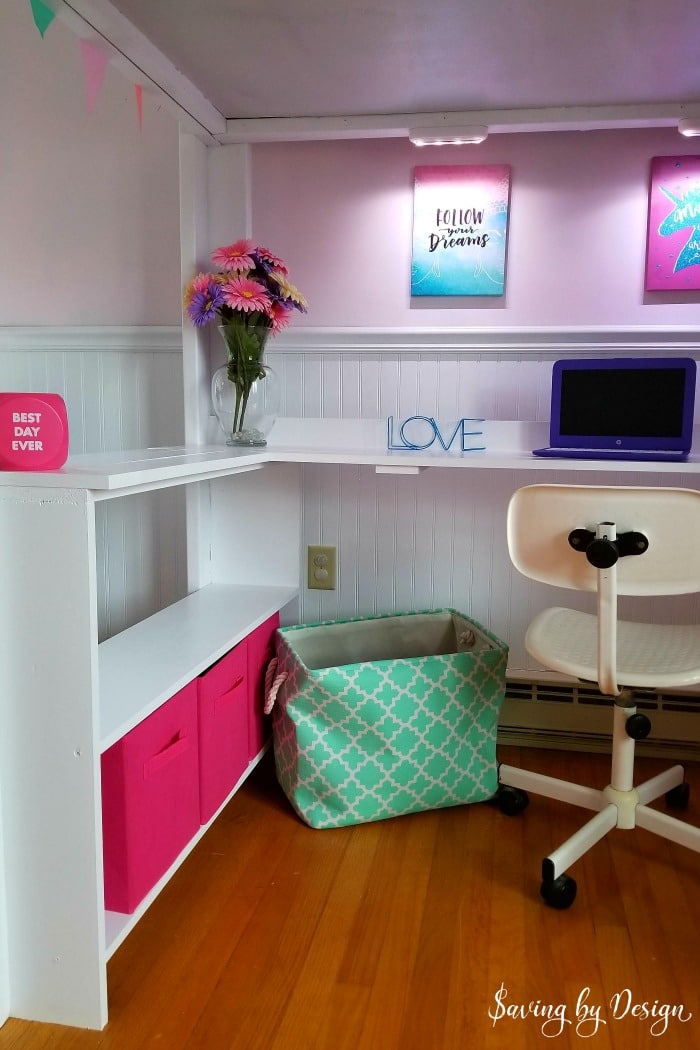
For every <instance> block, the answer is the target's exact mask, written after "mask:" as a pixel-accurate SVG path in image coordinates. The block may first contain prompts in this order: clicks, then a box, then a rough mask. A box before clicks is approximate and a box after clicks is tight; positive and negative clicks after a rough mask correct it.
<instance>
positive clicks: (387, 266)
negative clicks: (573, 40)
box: [253, 128, 700, 328]
mask: <svg viewBox="0 0 700 1050" xmlns="http://www.w3.org/2000/svg"><path fill="white" fill-rule="evenodd" d="M693 153H700V145H698V144H695V145H693V142H692V140H685V139H683V138H681V136H680V135H678V133H677V132H676V131H675V130H674V129H667V128H663V129H652V130H641V131H640V130H630V131H622V132H617V131H599V132H586V133H583V132H571V133H549V134H522V135H492V136H491V137H490V138H489V139H488V140H487V141H486V142H485V143H483V144H482V145H480V146H477V147H466V148H465V147H463V148H461V149H459V148H455V147H445V148H443V149H418V148H416V147H414V146H412V145H411V144H410V143H409V142H408V140H404V139H386V140H366V141H359V142H358V141H341V142H327V143H296V144H280V145H276V144H275V145H262V146H256V147H255V148H254V151H253V230H254V231H255V236H256V238H258V239H259V240H260V241H261V242H262V243H264V244H266V245H267V246H268V247H269V248H270V249H271V250H272V251H275V252H276V253H277V254H279V255H281V256H282V257H283V258H284V259H285V260H286V261H287V262H288V264H289V266H290V270H291V278H292V280H293V281H294V282H295V283H296V284H297V286H298V287H299V288H300V289H301V291H302V292H303V293H304V294H305V295H306V296H307V298H308V299H309V301H310V305H311V309H310V311H309V315H308V318H307V323H308V324H310V325H314V326H321V327H323V326H326V325H328V326H335V325H338V326H355V325H365V326H370V327H374V326H378V327H382V326H389V327H392V326H398V327H415V326H426V327H442V326H447V327H453V326H456V327H459V326H463V325H469V326H473V327H487V326H498V327H511V326H516V327H528V328H539V327H549V326H554V327H559V326H583V327H591V326H594V327H595V326H605V327H611V326H625V327H627V326H638V325H642V326H645V327H646V326H657V325H658V326H665V327H668V326H678V325H696V324H698V323H699V322H700V293H698V292H690V293H688V292H686V293H675V294H673V293H668V292H657V293H653V294H652V293H648V294H647V293H645V291H644V269H645V252H646V226H647V201H648V181H649V166H650V160H651V158H652V157H653V156H655V155H672V154H693ZM456 163H457V164H470V163H472V164H483V163H486V164H491V163H493V164H500V163H505V164H510V165H511V168H512V172H511V179H512V182H511V208H510V227H509V243H508V257H507V264H506V290H505V296H504V297H502V298H498V299H488V300H487V299H478V298H476V299H472V300H470V299H465V298H457V299H441V300H436V299H414V300H413V302H412V301H411V298H410V295H409V279H410V258H411V224H412V171H413V168H414V166H416V165H420V164H456Z"/></svg>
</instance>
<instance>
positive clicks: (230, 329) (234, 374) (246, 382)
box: [221, 313, 270, 434]
mask: <svg viewBox="0 0 700 1050" xmlns="http://www.w3.org/2000/svg"><path fill="white" fill-rule="evenodd" d="M258 321H259V315H258V314H257V313H255V314H251V315H250V317H249V318H246V319H240V318H238V317H234V318H233V319H231V320H229V321H227V322H226V323H225V324H223V325H222V326H221V334H222V336H223V338H224V341H225V343H226V350H227V356H228V367H227V374H228V378H229V380H230V381H231V382H232V383H233V385H234V386H235V388H236V408H235V411H234V417H233V430H232V433H233V434H238V433H240V432H241V431H242V430H243V424H244V420H245V413H246V409H247V407H248V398H249V397H250V391H251V388H252V386H253V383H254V382H255V381H256V379H264V377H265V372H264V370H263V368H262V358H263V353H264V351H265V344H266V342H267V337H268V335H269V334H270V328H269V327H268V326H267V325H262V324H259V323H257V322H258Z"/></svg>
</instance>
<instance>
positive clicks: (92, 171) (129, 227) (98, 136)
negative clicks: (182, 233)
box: [0, 0, 180, 325]
mask: <svg viewBox="0 0 700 1050" xmlns="http://www.w3.org/2000/svg"><path fill="white" fill-rule="evenodd" d="M1 20H2V31H1V34H0V85H1V86H2V91H0V141H1V142H2V163H0V230H2V242H1V243H2V250H0V325H51V324H59V325H96V324H106V325H109V324H125V325H128V324H178V323H179V320H180V240H179V200H178V128H177V122H176V121H175V120H174V119H173V117H172V116H171V115H170V114H169V113H167V112H166V111H165V110H163V109H161V108H160V106H159V104H158V102H157V101H156V100H155V98H154V97H153V96H149V95H148V94H147V93H146V92H145V91H144V106H143V130H142V131H140V130H139V126H138V118H137V112H136V106H135V102H134V88H133V84H131V83H130V82H129V81H128V80H127V79H126V78H125V77H124V76H123V75H122V74H121V73H120V72H119V71H118V70H117V69H115V68H114V67H113V66H111V65H110V66H108V67H107V72H106V76H105V81H104V85H103V90H102V93H101V96H100V98H99V100H98V103H97V106H96V108H95V110H94V111H93V112H92V113H87V108H86V101H85V87H84V80H83V69H82V62H81V55H80V45H79V42H78V38H77V37H76V36H75V35H74V34H73V33H72V32H71V31H70V30H68V29H67V28H66V26H65V25H64V23H63V22H61V21H60V20H59V19H55V20H54V22H53V23H52V24H51V25H50V26H49V28H48V30H47V32H46V35H45V37H44V39H43V40H42V38H41V36H40V35H39V32H38V31H37V29H36V27H35V25H34V22H33V20H32V14H31V6H30V4H29V2H28V0H26V2H23V0H11V2H10V3H5V4H3V7H2V16H1Z"/></svg>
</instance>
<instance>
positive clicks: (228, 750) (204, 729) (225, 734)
mask: <svg viewBox="0 0 700 1050" xmlns="http://www.w3.org/2000/svg"><path fill="white" fill-rule="evenodd" d="M197 695H198V700H197V708H198V718H199V722H198V730H199V815H200V820H201V822H202V824H206V823H207V821H209V820H211V818H212V816H213V815H214V813H215V812H216V810H217V809H218V808H219V806H220V805H221V803H222V802H223V801H224V799H225V798H226V796H227V795H228V794H229V793H230V791H231V790H232V788H233V787H234V786H235V784H236V782H237V781H238V780H239V778H240V777H241V776H242V774H243V773H244V772H245V770H246V769H247V767H248V708H249V697H248V645H247V640H244V641H242V642H241V643H240V644H239V645H237V646H236V647H235V648H234V649H232V650H231V651H230V652H229V653H227V654H226V656H223V657H222V658H221V659H220V660H219V661H218V662H217V663H215V664H214V665H213V666H212V667H210V668H209V669H208V670H207V671H205V672H204V673H203V674H201V675H200V676H199V678H198V679H197Z"/></svg>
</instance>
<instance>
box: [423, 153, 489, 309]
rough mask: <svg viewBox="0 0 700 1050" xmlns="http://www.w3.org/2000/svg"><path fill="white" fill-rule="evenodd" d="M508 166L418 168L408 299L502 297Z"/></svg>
mask: <svg viewBox="0 0 700 1050" xmlns="http://www.w3.org/2000/svg"><path fill="white" fill-rule="evenodd" d="M509 203H510V167H509V166H508V165H507V164H491V165H443V166H442V167H417V168H415V169H414V185H413V257H412V265H411V295H412V296H418V295H438V296H446V295H450V296H454V295H469V296H472V295H503V293H504V289H505V269H506V239H507V231H508V209H509Z"/></svg>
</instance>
